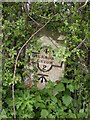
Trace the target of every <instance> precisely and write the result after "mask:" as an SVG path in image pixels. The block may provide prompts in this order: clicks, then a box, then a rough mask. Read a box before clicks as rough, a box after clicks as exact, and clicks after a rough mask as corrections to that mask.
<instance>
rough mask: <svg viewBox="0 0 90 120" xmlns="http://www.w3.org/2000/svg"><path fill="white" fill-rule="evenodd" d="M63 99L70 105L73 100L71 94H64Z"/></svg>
mask: <svg viewBox="0 0 90 120" xmlns="http://www.w3.org/2000/svg"><path fill="white" fill-rule="evenodd" d="M62 101H63V103H64V104H65V105H66V106H68V105H69V104H70V103H71V102H72V97H71V96H69V95H64V96H63V97H62Z"/></svg>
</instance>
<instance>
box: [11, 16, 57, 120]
mask: <svg viewBox="0 0 90 120" xmlns="http://www.w3.org/2000/svg"><path fill="white" fill-rule="evenodd" d="M56 15H57V14H55V15H54V16H53V17H55V16H56ZM53 17H52V18H51V19H50V20H49V21H48V22H46V24H45V25H43V26H42V27H41V28H39V29H38V30H37V31H36V32H35V33H34V34H32V35H31V37H30V38H29V39H28V40H27V41H26V42H25V43H24V44H23V46H22V47H21V48H20V50H19V52H18V54H17V57H16V60H15V65H14V74H13V82H12V99H13V112H14V119H15V120H16V110H15V99H14V92H15V89H14V81H15V76H16V68H17V63H18V58H19V56H20V53H21V51H22V49H23V48H24V47H25V46H26V45H27V44H28V42H29V41H30V40H31V39H32V38H33V37H34V36H35V35H36V34H37V33H38V32H40V31H41V30H42V29H43V28H44V27H45V26H46V25H47V24H48V23H49V22H50V21H51V20H52V19H53Z"/></svg>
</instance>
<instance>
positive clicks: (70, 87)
mask: <svg viewBox="0 0 90 120" xmlns="http://www.w3.org/2000/svg"><path fill="white" fill-rule="evenodd" d="M67 88H68V89H69V90H70V92H74V86H73V85H72V84H69V85H67Z"/></svg>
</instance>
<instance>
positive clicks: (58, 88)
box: [55, 83, 65, 92]
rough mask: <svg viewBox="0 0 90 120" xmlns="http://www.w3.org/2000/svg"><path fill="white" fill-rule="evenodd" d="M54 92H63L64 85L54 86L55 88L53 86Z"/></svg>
mask: <svg viewBox="0 0 90 120" xmlns="http://www.w3.org/2000/svg"><path fill="white" fill-rule="evenodd" d="M55 90H56V91H58V92H62V91H65V87H64V84H63V83H60V84H58V85H56V86H55Z"/></svg>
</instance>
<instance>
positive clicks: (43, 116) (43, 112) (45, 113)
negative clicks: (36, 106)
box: [41, 109, 49, 118]
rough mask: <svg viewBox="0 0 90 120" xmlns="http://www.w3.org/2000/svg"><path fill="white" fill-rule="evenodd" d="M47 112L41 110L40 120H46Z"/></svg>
mask: <svg viewBox="0 0 90 120" xmlns="http://www.w3.org/2000/svg"><path fill="white" fill-rule="evenodd" d="M48 114H49V113H48V111H47V110H46V109H42V111H41V118H46V117H47V116H48Z"/></svg>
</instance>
